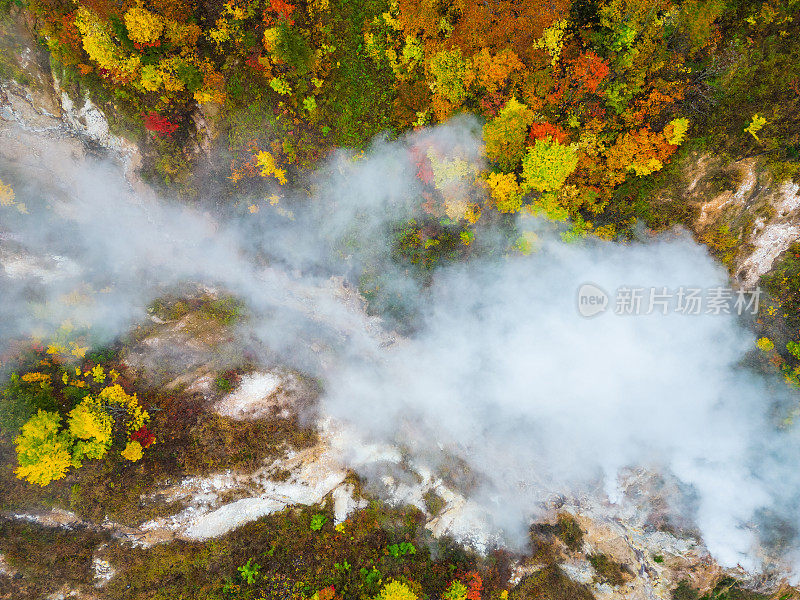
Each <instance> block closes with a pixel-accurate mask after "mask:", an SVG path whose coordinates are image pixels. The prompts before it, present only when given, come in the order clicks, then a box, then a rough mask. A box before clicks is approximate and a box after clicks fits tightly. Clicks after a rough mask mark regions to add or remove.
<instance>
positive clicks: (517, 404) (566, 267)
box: [0, 121, 800, 568]
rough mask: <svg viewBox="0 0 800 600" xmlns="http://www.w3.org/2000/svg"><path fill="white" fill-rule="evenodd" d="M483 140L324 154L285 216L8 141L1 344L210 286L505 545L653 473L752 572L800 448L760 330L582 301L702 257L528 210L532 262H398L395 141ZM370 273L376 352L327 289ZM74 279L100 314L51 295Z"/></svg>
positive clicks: (729, 557) (709, 281)
mask: <svg viewBox="0 0 800 600" xmlns="http://www.w3.org/2000/svg"><path fill="white" fill-rule="evenodd" d="M478 140H479V136H478V135H476V133H475V124H474V123H473V122H470V121H460V122H455V123H452V124H451V125H449V126H443V127H440V128H437V129H435V130H430V131H427V132H424V133H421V134H417V135H415V136H411V137H410V138H407V139H404V140H400V141H397V142H391V143H390V142H384V141H378V142H376V143H375V144H374V146H373V148H372V149H371V150H370V151H369V152H368V153H367V155H366V156H365V157H364V158H361V159H359V160H354V159H353V158H352V157H350V156H349V155H346V154H344V153H342V154H339V155H338V156H337V157H336V158H334V159H333V160H332V161H331V162H330V163H329V165H328V166H327V167H326V168H324V169H322V170H321V171H320V172H319V173H317V174H316V176H315V177H314V178H313V181H312V183H311V188H310V199H306V198H300V197H295V198H284V199H283V200H282V201H281V204H280V207H281V210H283V211H286V210H291V211H292V212H293V218H291V219H290V218H287V217H286V216H285V215H286V213H285V212H283V213H282V214H281V213H278V212H276V211H275V210H271V209H270V207H269V205H268V204H267V203H265V202H262V203H261V204H260V206H261V210H260V212H258V213H257V214H255V215H247V216H245V217H241V218H226V217H223V216H221V215H219V214H216V213H214V212H212V211H211V210H210V209H209V210H207V211H203V210H202V209H190V208H182V207H180V206H178V205H177V204H175V203H170V202H165V201H160V200H158V199H157V198H155V197H150V198H142V197H135V196H134V195H133V194H131V193H130V192H129V188H128V186H127V185H126V183H125V181H124V179H123V178H122V176H121V175H120V174H119V171H118V170H117V169H116V168H115V167H113V166H111V165H108V164H102V163H98V162H93V161H88V160H83V161H76V162H75V164H74V165H72V166H71V169H70V171H71V173H72V175H71V177H69V178H67V179H59V180H53V179H52V178H51V177H50V176H49V171H48V168H47V166H46V165H43V164H31V163H29V164H26V165H21V164H10V163H8V162H5V163H4V162H3V161H2V154H1V153H0V178H2V179H3V180H4V181H6V182H7V183H12V184H13V185H14V187H15V189H16V191H17V195H18V197H19V198H20V199H24V200H25V202H26V203H27V204H28V206H29V210H30V214H28V215H15V214H14V213H13V212H11V211H10V210H9V209H0V211H4V212H1V213H0V215H2V217H0V218H2V221H0V236H2V237H0V259H2V266H3V269H4V270H0V290H2V294H3V306H2V309H1V310H2V313H0V316H2V318H3V321H2V323H1V324H0V340H2V339H5V340H7V339H10V338H12V337H15V336H22V335H27V334H30V333H31V332H33V331H35V330H36V329H37V328H39V327H41V326H42V325H44V324H49V325H50V326H55V325H57V324H58V323H59V322H60V321H61V320H63V319H64V318H71V319H74V320H75V321H76V322H77V323H80V322H81V321H86V322H89V323H91V324H92V327H93V329H95V330H103V331H104V332H105V333H106V335H109V336H112V335H117V334H119V333H122V332H123V331H125V330H126V329H127V328H128V327H129V326H130V325H131V324H132V323H134V322H135V321H136V320H137V319H140V318H142V316H143V315H144V307H145V306H146V305H147V303H148V302H149V301H151V300H152V299H153V298H154V297H155V296H157V295H158V294H160V293H163V292H164V291H165V290H169V289H170V288H171V287H173V286H176V285H178V284H180V283H182V282H187V281H197V282H201V283H206V284H212V285H217V286H220V287H222V288H224V289H226V290H228V291H230V292H231V293H233V294H235V295H237V296H239V297H241V298H242V299H243V300H244V301H245V303H246V305H247V307H248V310H249V311H250V312H251V315H252V316H251V318H250V319H249V320H248V321H247V323H246V327H247V328H248V330H247V332H243V334H244V333H247V334H249V335H251V336H253V337H254V338H255V339H257V340H258V341H259V342H260V343H262V344H263V345H265V346H266V347H268V348H269V349H270V350H271V351H272V352H275V353H277V355H279V356H280V357H281V359H282V360H284V361H288V362H291V363H293V364H295V365H299V366H301V367H302V368H304V369H308V370H310V371H313V372H314V373H315V374H316V375H318V376H320V377H321V378H322V379H323V381H324V386H325V395H324V397H323V400H322V410H323V411H324V412H325V413H327V414H330V415H332V416H334V417H336V418H338V419H340V420H342V421H345V422H348V423H349V424H351V425H352V426H353V427H354V428H355V429H356V431H358V432H359V434H360V435H362V436H363V437H364V438H365V439H378V440H383V441H388V442H391V443H397V444H400V445H402V446H403V447H405V448H406V449H407V450H408V452H409V453H410V456H411V459H412V460H413V461H415V462H417V463H424V464H426V465H428V466H430V467H432V468H434V469H436V468H442V469H446V468H447V467H448V465H449V464H450V463H451V462H452V461H453V460H456V459H457V460H459V461H461V462H462V463H463V464H464V465H466V468H467V470H468V471H469V475H470V477H471V478H472V484H471V485H470V486H468V492H469V494H470V496H471V497H472V498H473V499H474V500H476V501H477V502H479V503H480V505H481V506H482V507H483V508H485V510H486V511H487V515H488V518H489V519H490V520H491V521H492V523H493V524H494V526H496V527H497V528H498V529H499V530H502V531H503V532H504V534H505V535H506V536H507V539H509V540H510V541H511V542H519V541H520V540H522V539H523V538H524V535H525V531H526V528H527V523H529V520H530V518H531V517H534V516H536V514H537V513H539V512H541V510H542V507H543V506H544V504H545V503H547V502H548V501H549V500H550V499H552V498H553V497H554V496H558V495H567V496H581V495H589V496H593V497H598V498H603V497H608V498H610V499H612V500H619V501H624V498H622V497H620V493H619V490H618V489H617V475H618V473H619V472H620V471H621V470H623V469H626V468H629V467H644V468H648V469H651V470H653V471H656V472H662V473H665V474H668V475H670V476H671V477H674V478H675V479H676V480H677V481H678V482H679V484H680V485H681V486H682V487H683V489H685V490H686V497H685V498H683V499H675V506H676V507H680V508H679V509H680V510H681V511H683V512H684V513H686V514H683V515H681V516H682V517H683V518H685V519H686V520H688V521H691V522H693V523H695V524H696V525H697V527H698V528H699V529H700V531H701V532H702V534H703V537H704V540H705V542H706V544H707V546H708V548H709V550H710V551H711V552H712V553H713V554H714V555H715V556H716V557H717V558H718V559H719V560H720V562H722V563H723V564H725V565H735V564H736V563H741V564H742V565H744V566H746V567H748V568H757V567H758V563H757V561H756V558H755V557H756V553H755V550H754V548H755V545H756V543H757V542H758V541H759V540H758V538H759V535H758V533H759V531H760V528H761V527H762V526H761V524H760V523H761V520H760V519H762V517H763V516H764V515H765V514H770V515H771V517H770V519H771V522H779V523H782V524H784V523H785V524H786V528H787V531H788V532H789V533H788V534H787V533H783V534H782V535H784V537H785V536H786V535H792V534H793V531H794V528H795V527H796V526H797V525H798V524H799V523H798V518H797V516H796V514H797V511H796V508H797V506H796V504H797V497H798V494H797V492H798V491H800V480H799V479H798V477H797V475H796V474H795V472H796V468H795V466H794V465H795V461H796V457H797V456H798V450H800V444H798V439H797V434H796V433H795V432H794V431H793V430H779V429H778V428H777V426H776V424H775V423H774V422H773V418H772V417H771V416H770V415H772V414H774V413H775V412H779V410H778V409H779V407H780V405H781V403H782V402H785V398H778V397H776V396H778V395H784V394H785V392H783V391H781V387H780V386H774V388H773V387H771V385H773V384H771V383H770V382H768V381H766V380H765V379H763V378H759V377H757V376H756V375H754V374H753V373H752V372H751V371H749V370H747V369H745V368H744V367H743V366H742V364H741V362H742V360H743V358H744V356H745V354H746V353H747V352H748V351H749V350H750V349H751V348H752V347H753V340H752V335H751V334H750V333H749V332H747V331H746V330H744V329H742V328H741V327H740V326H739V325H738V324H737V322H736V319H735V318H734V317H732V316H726V315H709V314H703V315H697V316H683V315H678V314H674V313H673V314H668V315H662V314H653V315H649V316H629V317H622V316H617V315H614V314H611V313H610V311H609V313H607V314H603V315H600V316H598V317H595V318H593V319H585V318H583V317H581V316H580V315H579V314H578V311H577V307H576V293H577V290H578V288H579V286H580V285H581V284H583V283H586V282H592V283H594V284H596V285H598V286H600V287H601V288H603V289H605V290H607V291H610V292H613V291H614V290H616V289H617V288H619V287H621V286H626V285H627V286H641V287H645V288H649V287H651V286H652V287H657V288H661V287H667V288H670V289H676V288H678V287H681V286H683V287H702V288H709V287H714V286H721V285H723V286H724V285H727V277H726V274H725V272H724V270H723V269H722V268H721V267H720V266H718V265H717V264H715V263H714V262H713V260H712V259H711V258H710V257H709V256H708V254H707V253H706V252H705V250H704V249H703V248H701V247H699V246H697V245H696V244H695V243H694V242H692V241H691V240H690V239H689V238H688V237H685V236H680V235H677V236H672V237H669V238H663V239H660V240H655V241H651V242H649V243H631V244H627V245H618V244H612V243H605V242H591V243H587V244H585V245H565V244H562V243H561V242H560V241H558V240H557V239H554V238H553V237H552V235H551V234H549V233H547V231H546V230H545V228H544V227H543V226H541V224H537V223H530V224H529V228H531V229H537V228H538V229H540V231H539V242H538V246H539V248H538V251H537V252H535V253H533V254H532V255H531V256H529V257H522V256H519V257H505V258H503V257H496V258H487V257H486V256H491V255H492V253H491V252H486V253H484V254H485V256H484V257H483V258H479V259H475V260H473V261H469V262H467V263H465V264H460V265H457V266H451V267H447V268H442V269H440V270H438V271H436V273H435V275H434V277H433V280H432V282H430V283H429V285H426V286H422V285H421V284H420V283H419V282H418V281H417V280H416V279H415V278H414V277H412V276H411V275H409V274H408V273H407V272H406V269H405V267H402V266H400V265H398V264H397V263H396V262H394V261H392V259H391V244H390V238H391V227H392V225H393V224H395V223H396V222H397V221H398V220H400V219H407V218H409V217H413V216H416V214H417V212H418V205H419V202H420V192H421V190H420V187H419V185H420V184H419V181H418V180H417V179H416V178H415V176H414V171H415V167H414V165H413V163H412V161H411V160H410V157H409V148H410V147H411V146H414V145H420V146H422V147H425V146H427V145H429V144H434V145H435V146H436V147H437V148H439V149H441V150H443V151H444V152H446V153H450V154H453V153H457V154H459V155H460V156H462V157H464V158H466V159H468V160H471V161H473V162H477V161H479V156H480V144H479V141H478ZM52 143H54V144H57V143H59V142H58V141H53V142H52ZM63 171H64V169H62V172H63ZM483 235H484V236H485V239H491V236H492V235H493V234H492V233H491V232H485V233H484V234H483ZM488 245H491V244H488ZM55 257H58V258H55ZM15 265H16V266H15ZM366 271H371V272H378V273H380V276H381V285H382V286H383V288H384V290H385V296H386V297H389V298H391V299H393V302H396V303H397V304H398V305H401V306H402V307H403V308H404V310H406V312H407V313H408V314H411V315H414V327H413V331H414V333H413V334H409V335H408V336H407V337H406V338H404V339H401V340H400V341H398V342H397V343H387V340H391V339H392V336H390V335H388V334H387V332H385V331H381V330H380V328H379V327H377V326H376V323H375V322H374V319H371V318H368V317H366V316H365V315H364V314H363V313H362V312H359V311H355V310H353V308H352V306H351V305H348V304H347V303H344V302H342V301H341V299H340V298H339V297H337V294H336V293H334V291H333V288H332V287H331V286H330V285H329V284H328V281H329V278H330V277H331V276H344V277H346V278H348V280H350V281H353V282H357V281H358V277H359V275H361V274H362V273H364V272H366ZM76 289H78V290H83V291H84V292H86V294H87V295H88V296H90V297H91V298H92V300H91V303H90V304H77V305H76V304H74V303H69V302H66V301H65V297H66V296H69V295H70V294H73V296H74V292H75V291H76ZM320 348H322V350H320ZM676 510H678V508H676ZM790 553H791V552H790Z"/></svg>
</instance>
